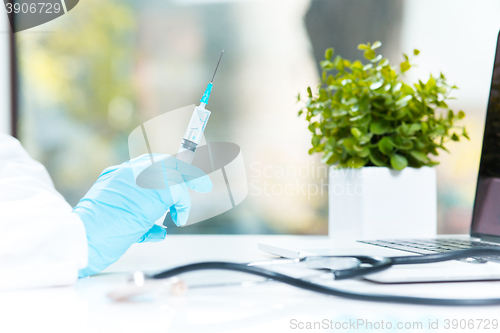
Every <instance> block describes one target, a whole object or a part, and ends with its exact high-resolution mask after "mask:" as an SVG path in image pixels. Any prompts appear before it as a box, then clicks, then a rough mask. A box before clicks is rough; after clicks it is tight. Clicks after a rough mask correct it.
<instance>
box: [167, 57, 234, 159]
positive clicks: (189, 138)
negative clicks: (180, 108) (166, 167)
mask: <svg viewBox="0 0 500 333" xmlns="http://www.w3.org/2000/svg"><path fill="white" fill-rule="evenodd" d="M223 54H224V50H222V53H221V55H220V58H219V61H218V62H217V67H215V72H214V75H213V76H212V80H211V81H210V83H209V84H208V85H207V89H205V93H204V94H203V97H202V98H201V100H200V105H199V106H197V107H196V108H195V109H194V112H193V115H192V116H191V120H190V121H189V125H188V127H187V130H186V133H185V134H184V137H183V139H182V143H181V146H180V147H179V151H178V152H177V156H176V157H177V158H178V159H180V160H181V161H184V162H186V163H189V164H191V162H193V158H194V153H195V152H196V148H197V147H198V144H199V143H200V140H201V137H202V136H203V132H204V131H205V127H206V126H207V122H208V118H210V114H211V112H210V111H208V110H207V109H205V105H207V103H208V99H209V98H210V93H211V92H212V86H213V82H214V78H215V74H216V73H217V69H218V68H219V64H220V61H221V59H222V55H223Z"/></svg>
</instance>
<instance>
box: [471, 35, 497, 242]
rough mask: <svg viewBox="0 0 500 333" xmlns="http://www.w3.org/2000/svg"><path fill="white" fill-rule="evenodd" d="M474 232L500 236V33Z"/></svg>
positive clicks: (477, 196)
mask: <svg viewBox="0 0 500 333" xmlns="http://www.w3.org/2000/svg"><path fill="white" fill-rule="evenodd" d="M471 235H473V236H484V235H490V236H499V237H500V35H499V39H498V41H497V50H496V55H495V63H494V66H493V78H492V80H491V89H490V97H489V101H488V110H487V112H486V124H485V128H484V137H483V149H482V152H481V162H480V165H479V176H478V181H477V189H476V200H475V202H474V213H473V217H472V226H471Z"/></svg>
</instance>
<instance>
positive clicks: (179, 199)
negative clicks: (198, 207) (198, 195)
mask: <svg viewBox="0 0 500 333" xmlns="http://www.w3.org/2000/svg"><path fill="white" fill-rule="evenodd" d="M166 179H167V180H168V185H169V187H168V188H169V192H170V193H169V194H170V196H169V197H170V200H171V202H172V205H171V207H170V215H171V216H172V220H173V221H174V223H175V225H177V226H178V227H180V226H183V225H185V224H186V222H187V220H188V217H189V211H190V208H191V197H190V195H189V190H188V186H187V183H186V182H184V179H183V178H182V175H181V174H180V173H179V172H177V171H175V170H168V171H167V172H166Z"/></svg>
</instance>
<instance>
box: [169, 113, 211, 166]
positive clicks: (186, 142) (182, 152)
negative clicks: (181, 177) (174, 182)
mask: <svg viewBox="0 0 500 333" xmlns="http://www.w3.org/2000/svg"><path fill="white" fill-rule="evenodd" d="M210 114H211V112H210V111H208V110H207V109H205V103H201V104H200V105H199V106H197V107H196V108H195V109H194V112H193V115H192V116H191V120H190V121H189V125H188V127H187V129H186V133H185V134H184V137H183V139H182V143H181V146H180V147H179V151H178V153H177V155H178V158H179V159H181V160H183V161H184V162H186V163H190V164H191V162H192V160H193V158H194V153H195V151H196V148H197V147H198V144H199V143H200V140H201V137H202V136H203V132H204V131H205V127H206V126H207V122H208V119H209V118H210Z"/></svg>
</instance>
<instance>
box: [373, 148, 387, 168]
mask: <svg viewBox="0 0 500 333" xmlns="http://www.w3.org/2000/svg"><path fill="white" fill-rule="evenodd" d="M384 159H385V157H384V155H382V154H381V153H380V152H379V151H378V150H376V149H371V150H370V161H371V162H372V163H373V164H375V165H376V166H386V165H387V164H386V162H385V160H384Z"/></svg>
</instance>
